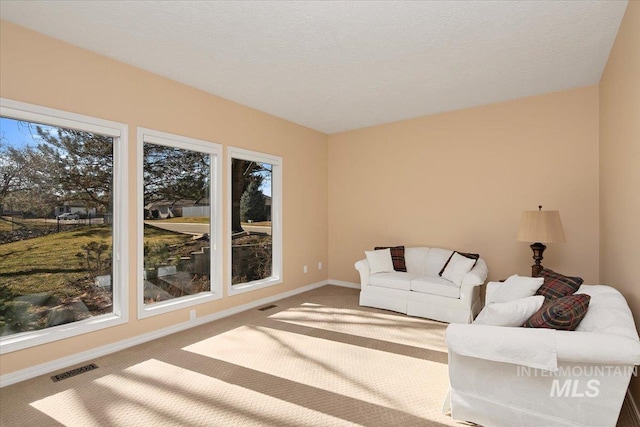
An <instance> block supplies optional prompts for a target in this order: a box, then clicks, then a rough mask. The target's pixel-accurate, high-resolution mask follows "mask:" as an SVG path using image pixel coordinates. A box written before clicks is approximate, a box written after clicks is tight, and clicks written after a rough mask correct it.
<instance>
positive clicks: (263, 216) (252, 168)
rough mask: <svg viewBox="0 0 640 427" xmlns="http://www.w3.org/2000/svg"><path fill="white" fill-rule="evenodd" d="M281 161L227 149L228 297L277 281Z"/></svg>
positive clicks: (280, 228)
mask: <svg viewBox="0 0 640 427" xmlns="http://www.w3.org/2000/svg"><path fill="white" fill-rule="evenodd" d="M281 169H282V158H280V157H276V156H271V155H268V154H261V153H256V152H253V151H248V150H243V149H240V148H233V147H230V148H229V175H230V176H229V185H230V188H229V199H230V200H229V207H230V215H229V217H230V225H231V230H230V244H229V246H230V249H231V252H230V253H231V256H230V257H229V260H230V262H229V263H230V268H229V270H230V272H231V280H230V285H229V294H230V295H233V294H236V293H241V292H246V291H249V290H253V289H258V288H262V287H265V286H270V285H275V284H278V283H282V170H281Z"/></svg>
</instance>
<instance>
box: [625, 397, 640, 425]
mask: <svg viewBox="0 0 640 427" xmlns="http://www.w3.org/2000/svg"><path fill="white" fill-rule="evenodd" d="M627 399H629V403H630V404H631V412H632V413H633V425H634V426H635V427H640V412H639V411H638V406H637V405H636V401H635V400H633V396H631V393H630V392H629V389H627Z"/></svg>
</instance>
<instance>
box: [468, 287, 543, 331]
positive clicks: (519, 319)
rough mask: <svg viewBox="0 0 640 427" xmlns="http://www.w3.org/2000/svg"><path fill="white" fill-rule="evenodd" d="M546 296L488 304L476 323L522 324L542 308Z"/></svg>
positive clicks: (512, 325)
mask: <svg viewBox="0 0 640 427" xmlns="http://www.w3.org/2000/svg"><path fill="white" fill-rule="evenodd" d="M543 302H544V297H543V296H542V295H534V296H529V297H526V298H520V299H517V300H512V301H508V302H494V303H491V304H488V305H486V306H485V307H484V308H483V309H482V311H481V312H480V314H478V317H476V320H475V321H474V322H473V324H474V325H494V326H511V327H514V326H522V324H523V323H524V322H526V321H527V319H529V318H530V317H531V316H532V315H533V313H535V312H536V311H538V310H540V307H542V303H543Z"/></svg>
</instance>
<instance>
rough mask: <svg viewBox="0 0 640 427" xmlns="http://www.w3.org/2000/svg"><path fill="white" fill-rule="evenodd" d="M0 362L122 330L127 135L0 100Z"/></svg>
mask: <svg viewBox="0 0 640 427" xmlns="http://www.w3.org/2000/svg"><path fill="white" fill-rule="evenodd" d="M0 121H1V126H0V127H1V129H2V133H1V139H0V179H2V182H0V352H1V353H6V352H10V351H15V350H20V349H23V348H27V347H31V346H34V345H39V344H43V343H46V342H51V341H55V340H58V339H62V338H67V337H70V336H74V335H78V334H82V333H86V332H90V331H94V330H97V329H101V328H106V327H110V326H113V325H116V324H120V323H124V322H126V321H127V292H126V287H125V283H126V282H125V278H124V274H125V273H126V271H127V259H128V257H127V255H126V253H125V251H126V245H124V244H123V237H124V236H126V234H127V230H126V222H125V221H123V218H124V214H125V211H126V206H125V200H126V196H125V195H124V191H123V190H124V186H123V185H124V183H126V182H127V179H126V171H127V166H126V157H125V156H124V152H123V150H124V147H125V146H126V137H127V126H126V125H124V124H120V123H114V122H109V121H106V120H101V119H96V118H92V117H87V116H81V115H77V114H72V113H67V112H63V111H59V110H53V109H50V108H44V107H39V106H35V105H30V104H25V103H20V102H16V101H11V100H6V99H0Z"/></svg>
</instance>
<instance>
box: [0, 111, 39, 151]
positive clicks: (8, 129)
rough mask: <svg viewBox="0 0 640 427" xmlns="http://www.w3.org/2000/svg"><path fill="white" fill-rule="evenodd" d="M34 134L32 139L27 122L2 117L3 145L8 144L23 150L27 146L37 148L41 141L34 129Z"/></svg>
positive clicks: (0, 123) (0, 134) (1, 136)
mask: <svg viewBox="0 0 640 427" xmlns="http://www.w3.org/2000/svg"><path fill="white" fill-rule="evenodd" d="M33 134H34V135H33V137H32V135H31V132H30V130H29V127H28V126H27V125H26V124H25V122H21V121H19V120H14V119H9V118H6V117H0V138H2V144H3V145H4V144H6V145H9V146H12V147H15V148H22V147H24V146H25V145H31V146H32V147H35V146H36V145H38V143H37V141H38V139H39V138H38V136H37V134H35V129H33ZM34 138H35V141H34Z"/></svg>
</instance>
